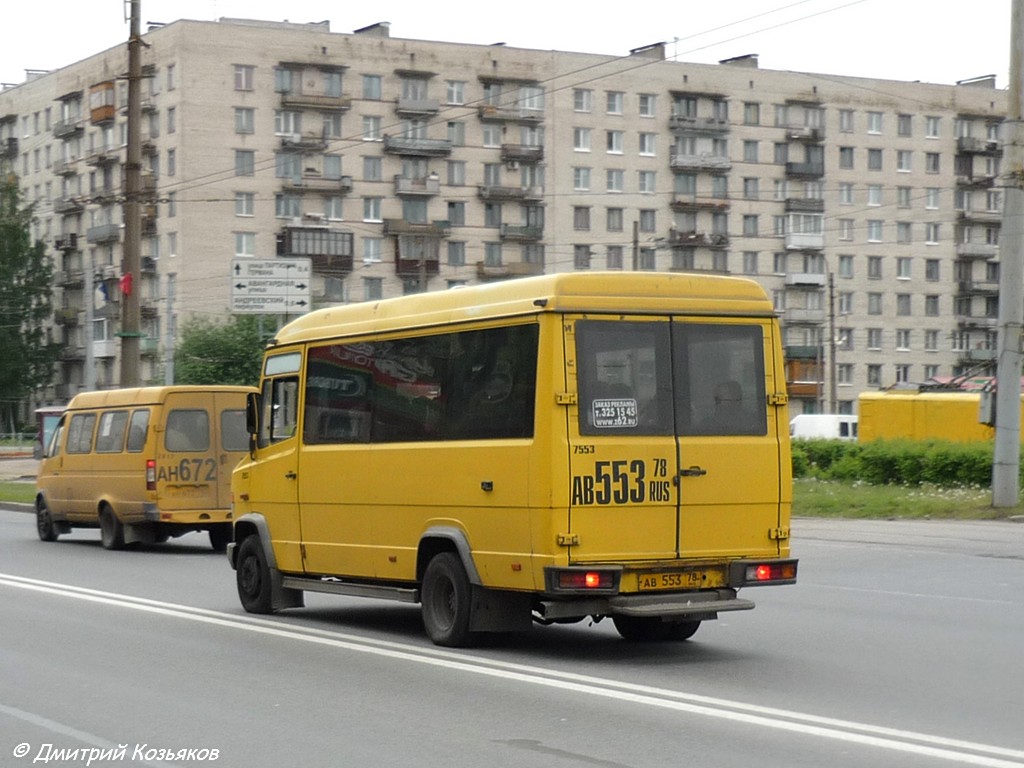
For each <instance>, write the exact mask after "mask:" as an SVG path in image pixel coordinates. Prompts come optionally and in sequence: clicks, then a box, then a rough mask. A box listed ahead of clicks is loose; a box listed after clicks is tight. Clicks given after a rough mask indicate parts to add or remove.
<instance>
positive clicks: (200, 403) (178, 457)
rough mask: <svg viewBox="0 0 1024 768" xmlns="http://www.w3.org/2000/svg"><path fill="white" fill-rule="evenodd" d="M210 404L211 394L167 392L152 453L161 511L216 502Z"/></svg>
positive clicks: (214, 434) (214, 415)
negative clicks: (159, 430)
mask: <svg viewBox="0 0 1024 768" xmlns="http://www.w3.org/2000/svg"><path fill="white" fill-rule="evenodd" d="M213 405H214V398H211V397H209V396H206V395H202V394H200V393H196V392H171V393H169V394H168V395H167V399H166V401H165V403H164V409H163V419H162V424H163V433H162V434H159V435H158V436H157V437H158V439H157V456H156V491H157V499H158V503H159V505H160V509H161V511H162V512H173V511H177V510H182V511H184V510H194V509H215V508H217V507H218V506H219V500H218V490H217V485H218V473H219V471H220V467H219V465H218V461H217V442H218V435H217V426H216V425H217V413H216V411H215V410H214V409H213ZM225 479H227V478H225Z"/></svg>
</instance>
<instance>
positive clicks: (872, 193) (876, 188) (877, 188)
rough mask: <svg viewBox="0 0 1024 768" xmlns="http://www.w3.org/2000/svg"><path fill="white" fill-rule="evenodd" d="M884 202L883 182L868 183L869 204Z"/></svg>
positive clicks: (875, 204)
mask: <svg viewBox="0 0 1024 768" xmlns="http://www.w3.org/2000/svg"><path fill="white" fill-rule="evenodd" d="M881 204H882V185H881V184H868V205H873V206H877V205H881Z"/></svg>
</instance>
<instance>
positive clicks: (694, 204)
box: [669, 195, 730, 212]
mask: <svg viewBox="0 0 1024 768" xmlns="http://www.w3.org/2000/svg"><path fill="white" fill-rule="evenodd" d="M669 205H670V206H671V207H672V210H673V211H680V212H687V211H727V210H729V206H730V203H729V201H728V200H727V199H723V198H718V197H697V196H696V195H687V196H683V195H675V196H673V198H672V202H671V203H669Z"/></svg>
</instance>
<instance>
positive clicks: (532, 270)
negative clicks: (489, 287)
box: [476, 261, 544, 280]
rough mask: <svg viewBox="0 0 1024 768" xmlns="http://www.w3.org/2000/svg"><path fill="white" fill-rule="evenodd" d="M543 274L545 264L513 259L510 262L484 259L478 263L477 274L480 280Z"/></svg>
mask: <svg viewBox="0 0 1024 768" xmlns="http://www.w3.org/2000/svg"><path fill="white" fill-rule="evenodd" d="M543 274H544V265H543V264H535V263H533V262H531V261H513V262H511V263H509V264H485V263H484V262H482V261H478V262H477V263H476V276H477V279H479V280H504V279H507V278H513V277H531V276H533V275H543Z"/></svg>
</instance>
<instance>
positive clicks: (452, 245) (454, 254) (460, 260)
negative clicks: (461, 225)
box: [448, 240, 466, 267]
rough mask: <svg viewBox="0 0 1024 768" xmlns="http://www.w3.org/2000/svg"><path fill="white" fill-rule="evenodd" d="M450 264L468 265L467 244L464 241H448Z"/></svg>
mask: <svg viewBox="0 0 1024 768" xmlns="http://www.w3.org/2000/svg"><path fill="white" fill-rule="evenodd" d="M448 266H449V267H464V266H466V244H465V243H464V242H462V241H457V240H449V241H448Z"/></svg>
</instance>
